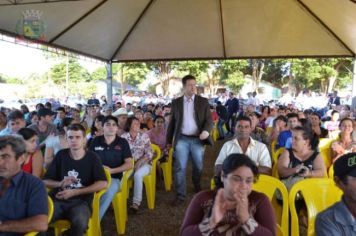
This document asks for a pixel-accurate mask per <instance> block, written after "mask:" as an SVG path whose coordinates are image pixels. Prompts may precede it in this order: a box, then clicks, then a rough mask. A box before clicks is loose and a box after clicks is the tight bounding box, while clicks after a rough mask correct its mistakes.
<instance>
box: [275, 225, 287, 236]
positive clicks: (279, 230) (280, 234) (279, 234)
mask: <svg viewBox="0 0 356 236" xmlns="http://www.w3.org/2000/svg"><path fill="white" fill-rule="evenodd" d="M287 235H288V234H287ZM276 236H284V233H283V231H282V228H281V226H279V224H277V227H276Z"/></svg>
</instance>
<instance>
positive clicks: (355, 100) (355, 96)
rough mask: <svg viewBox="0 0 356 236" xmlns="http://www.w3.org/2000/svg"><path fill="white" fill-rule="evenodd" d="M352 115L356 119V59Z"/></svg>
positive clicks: (355, 59) (355, 60)
mask: <svg viewBox="0 0 356 236" xmlns="http://www.w3.org/2000/svg"><path fill="white" fill-rule="evenodd" d="M351 114H353V117H356V57H355V58H354V68H353V73H352V102H351Z"/></svg>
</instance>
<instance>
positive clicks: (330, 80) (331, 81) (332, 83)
mask: <svg viewBox="0 0 356 236" xmlns="http://www.w3.org/2000/svg"><path fill="white" fill-rule="evenodd" d="M336 78H337V77H336V76H330V77H329V78H328V90H327V91H328V93H331V92H332V91H333V89H334V86H335V82H336Z"/></svg>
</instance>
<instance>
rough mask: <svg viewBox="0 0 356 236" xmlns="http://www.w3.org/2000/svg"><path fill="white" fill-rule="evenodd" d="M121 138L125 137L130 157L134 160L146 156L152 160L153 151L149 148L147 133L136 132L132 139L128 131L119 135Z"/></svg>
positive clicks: (149, 142)
mask: <svg viewBox="0 0 356 236" xmlns="http://www.w3.org/2000/svg"><path fill="white" fill-rule="evenodd" d="M121 137H122V138H124V139H126V140H127V142H128V143H129V145H130V149H131V153H132V157H133V159H134V160H135V161H137V160H139V159H141V158H143V157H148V158H149V159H150V160H152V157H153V151H152V148H151V141H150V138H149V137H148V135H147V134H145V133H138V134H137V136H136V138H135V139H133V138H132V137H131V135H130V133H129V132H126V133H124V134H122V135H121Z"/></svg>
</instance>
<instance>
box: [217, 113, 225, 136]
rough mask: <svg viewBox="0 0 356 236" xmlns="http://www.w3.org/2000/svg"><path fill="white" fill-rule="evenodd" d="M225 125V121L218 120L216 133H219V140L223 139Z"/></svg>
mask: <svg viewBox="0 0 356 236" xmlns="http://www.w3.org/2000/svg"><path fill="white" fill-rule="evenodd" d="M225 123H226V121H225V120H222V119H220V118H219V121H218V125H217V128H218V132H219V138H224V137H225V132H224V124H225Z"/></svg>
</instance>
